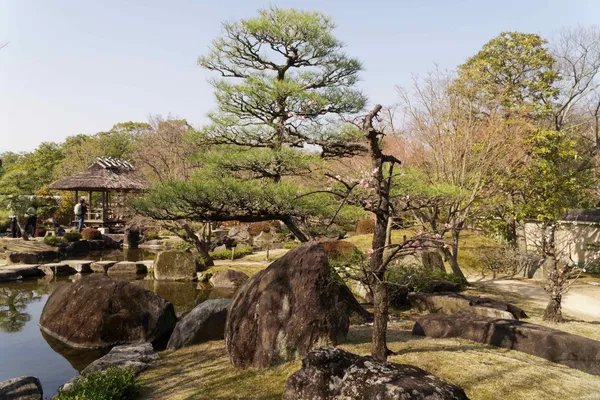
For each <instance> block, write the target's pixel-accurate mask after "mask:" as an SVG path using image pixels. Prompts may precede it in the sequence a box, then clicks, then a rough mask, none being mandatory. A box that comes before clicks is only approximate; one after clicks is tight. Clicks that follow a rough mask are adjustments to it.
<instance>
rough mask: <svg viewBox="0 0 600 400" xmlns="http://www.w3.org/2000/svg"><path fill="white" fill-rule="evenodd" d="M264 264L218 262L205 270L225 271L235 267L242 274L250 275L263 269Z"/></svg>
mask: <svg viewBox="0 0 600 400" xmlns="http://www.w3.org/2000/svg"><path fill="white" fill-rule="evenodd" d="M265 267H266V266H265V265H262V264H258V263H256V264H244V263H239V264H237V263H231V264H219V265H215V266H214V267H210V268H209V269H208V270H207V271H208V272H212V273H215V272H219V271H225V270H227V269H235V270H237V271H240V272H243V273H244V274H246V275H248V276H252V275H256V274H258V273H259V272H260V271H262V270H263V269H265Z"/></svg>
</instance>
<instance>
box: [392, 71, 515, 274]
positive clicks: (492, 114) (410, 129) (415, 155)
mask: <svg viewBox="0 0 600 400" xmlns="http://www.w3.org/2000/svg"><path fill="white" fill-rule="evenodd" d="M454 83H455V81H454V80H453V77H452V76H451V75H448V74H446V73H443V72H440V71H435V72H433V73H431V74H429V75H428V76H427V78H425V79H424V80H423V81H419V80H415V82H414V84H413V87H412V88H411V89H410V90H406V89H400V96H401V99H402V103H403V105H404V106H405V111H406V121H405V131H406V135H407V137H408V138H409V141H410V158H409V160H408V162H409V164H410V165H412V166H413V167H415V168H417V169H418V170H419V171H420V174H417V176H420V177H421V180H422V182H421V184H420V185H417V187H415V188H413V189H416V192H415V193H411V190H409V189H410V188H407V193H408V194H409V195H411V194H412V195H420V194H423V193H426V192H429V193H433V192H437V193H438V194H437V195H436V196H435V197H436V201H430V200H431V196H429V195H428V196H426V199H427V203H426V204H422V205H421V206H419V207H417V208H416V209H415V210H414V211H412V212H413V214H414V215H415V216H416V217H417V219H418V221H419V222H420V223H421V224H424V225H426V226H427V228H428V229H430V230H431V231H433V232H434V233H435V234H439V235H440V236H442V237H444V236H451V237H452V245H451V246H450V247H443V248H441V252H442V253H443V255H444V257H445V258H446V260H447V261H448V262H449V263H450V266H451V268H452V272H453V273H454V274H455V275H457V276H459V277H461V278H463V279H464V278H465V276H464V274H463V272H462V270H461V268H460V266H459V263H458V251H459V239H460V233H461V231H462V230H463V229H465V228H466V227H467V224H468V222H469V221H470V220H471V219H472V218H473V217H474V215H475V211H476V207H475V206H476V203H477V201H478V200H480V199H481V197H482V195H483V193H484V192H487V195H488V196H489V195H490V194H491V193H493V192H494V191H496V190H498V189H499V186H498V178H499V176H501V175H502V174H504V173H505V172H506V171H507V170H508V169H510V167H511V165H512V164H513V162H514V160H515V157H516V155H517V154H518V149H519V147H520V146H519V140H520V131H521V126H520V124H518V123H516V122H515V121H510V120H507V119H505V118H502V117H501V116H499V115H498V112H497V110H496V109H494V108H489V109H488V112H487V113H479V112H477V111H476V110H477V105H478V101H479V98H478V97H477V96H472V93H468V92H467V93H462V92H458V91H457V89H456V86H455V85H454ZM425 186H431V187H432V190H424V189H423V188H424V187H425ZM442 188H443V190H442ZM417 201H418V199H417V196H414V198H413V200H412V202H413V204H416V203H417Z"/></svg>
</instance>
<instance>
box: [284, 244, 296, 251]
mask: <svg viewBox="0 0 600 400" xmlns="http://www.w3.org/2000/svg"><path fill="white" fill-rule="evenodd" d="M296 247H298V243H286V244H284V245H283V247H282V248H284V249H288V250H289V249H295V248H296Z"/></svg>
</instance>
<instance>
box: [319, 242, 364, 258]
mask: <svg viewBox="0 0 600 400" xmlns="http://www.w3.org/2000/svg"><path fill="white" fill-rule="evenodd" d="M321 244H322V245H323V249H324V250H325V254H327V257H329V258H332V257H333V258H340V257H347V256H350V255H352V253H354V252H355V251H358V248H357V247H356V246H355V245H354V244H353V243H350V242H346V241H345V240H328V241H325V242H321Z"/></svg>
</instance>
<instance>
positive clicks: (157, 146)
mask: <svg viewBox="0 0 600 400" xmlns="http://www.w3.org/2000/svg"><path fill="white" fill-rule="evenodd" d="M150 126H151V130H150V132H146V133H143V134H141V135H140V136H139V137H138V138H137V141H136V149H135V152H134V161H135V163H136V166H137V167H138V169H140V170H141V171H142V173H144V174H145V175H146V176H147V177H149V178H151V179H152V180H159V181H167V180H173V179H189V177H190V175H191V173H192V171H193V169H194V166H195V164H194V162H193V160H192V156H193V155H194V154H196V153H197V152H198V151H199V146H198V145H197V144H196V143H195V142H193V141H192V140H190V137H189V134H190V132H192V131H193V128H192V127H191V126H190V125H189V124H188V123H187V121H186V120H179V119H172V118H167V119H164V118H162V117H160V116H155V117H152V118H151V119H150Z"/></svg>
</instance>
